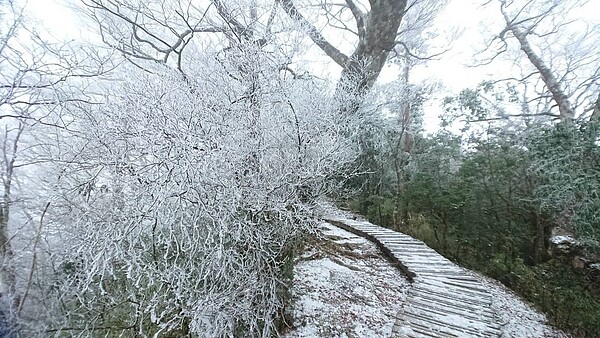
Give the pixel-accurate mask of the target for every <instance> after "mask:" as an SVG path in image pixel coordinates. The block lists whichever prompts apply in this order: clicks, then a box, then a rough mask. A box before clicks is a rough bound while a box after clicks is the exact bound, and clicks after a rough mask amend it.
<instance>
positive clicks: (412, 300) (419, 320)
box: [327, 217, 502, 337]
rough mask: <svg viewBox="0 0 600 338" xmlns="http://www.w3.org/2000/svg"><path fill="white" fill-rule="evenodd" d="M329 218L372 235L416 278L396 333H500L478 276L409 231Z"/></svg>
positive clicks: (401, 312) (419, 334) (399, 335)
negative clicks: (417, 238) (404, 232)
mask: <svg viewBox="0 0 600 338" xmlns="http://www.w3.org/2000/svg"><path fill="white" fill-rule="evenodd" d="M327 222H330V223H332V224H334V225H336V226H339V227H341V228H343V229H345V230H348V231H350V232H353V233H355V234H357V235H359V236H363V237H365V238H367V239H369V240H371V241H373V242H374V243H375V244H377V245H378V246H379V247H380V249H382V251H384V252H385V253H386V254H387V255H388V256H390V259H392V260H393V261H395V262H396V264H397V265H398V267H399V268H400V269H401V270H403V271H404V272H405V273H407V274H408V276H409V278H412V279H414V283H413V285H412V287H411V288H410V289H409V290H408V294H407V298H406V300H405V302H404V304H403V306H402V308H401V309H400V311H398V314H397V316H396V322H395V325H394V327H393V329H392V337H498V336H500V335H501V333H502V332H501V330H500V324H499V318H498V317H497V316H496V315H495V313H494V312H493V309H492V307H491V305H492V296H491V293H490V291H489V289H488V288H486V287H484V285H483V284H482V282H481V281H480V279H479V278H477V277H476V276H473V275H472V274H470V273H469V272H468V271H466V270H465V269H463V268H461V267H459V266H457V265H456V264H454V263H452V262H451V261H449V260H448V259H446V258H444V257H443V256H441V255H440V254H438V253H437V252H436V251H434V250H433V249H431V248H429V247H428V246H426V245H425V244H424V243H423V242H421V241H419V240H416V239H414V238H412V237H410V236H408V235H405V234H402V233H399V232H396V231H393V230H389V229H385V228H382V227H380V226H377V225H374V224H371V223H369V222H364V221H355V220H349V219H346V218H343V217H327Z"/></svg>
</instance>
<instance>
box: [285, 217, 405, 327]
mask: <svg viewBox="0 0 600 338" xmlns="http://www.w3.org/2000/svg"><path fill="white" fill-rule="evenodd" d="M320 228H321V229H322V234H323V236H324V238H323V240H322V241H321V242H319V243H317V244H316V245H314V246H313V247H310V248H308V251H309V252H311V254H312V253H314V252H315V251H319V250H320V253H321V255H319V256H317V257H319V259H313V260H302V259H300V260H299V262H297V264H296V266H295V267H294V281H293V286H292V290H291V292H292V297H293V299H294V309H293V318H294V319H293V327H292V329H291V331H290V332H288V333H287V334H286V335H285V337H288V338H295V337H298V338H299V337H306V338H308V337H311V338H313V337H314V338H319V337H340V338H341V337H344V338H352V337H373V338H384V337H385V338H387V337H389V336H390V335H391V331H392V327H393V325H394V323H395V317H396V313H397V312H398V311H399V310H400V308H401V306H402V303H403V301H404V298H405V297H406V291H407V290H408V287H409V285H410V284H409V283H408V281H407V280H406V278H405V277H404V276H403V275H402V274H401V273H400V272H399V271H398V270H397V269H396V268H394V267H393V266H392V265H391V264H390V263H389V262H388V261H387V260H386V259H385V258H384V257H383V256H381V255H380V253H379V251H378V249H377V247H376V246H375V245H374V244H372V243H371V242H369V241H367V240H366V239H363V238H361V237H358V236H355V235H354V234H352V233H350V232H347V231H345V230H342V229H340V228H337V227H334V226H331V225H329V224H321V226H320ZM349 246H350V247H351V248H352V250H351V251H350V250H348V247H349ZM326 248H333V250H331V249H326ZM336 248H337V249H336ZM301 257H305V258H306V257H310V254H309V255H306V254H304V255H302V256H301Z"/></svg>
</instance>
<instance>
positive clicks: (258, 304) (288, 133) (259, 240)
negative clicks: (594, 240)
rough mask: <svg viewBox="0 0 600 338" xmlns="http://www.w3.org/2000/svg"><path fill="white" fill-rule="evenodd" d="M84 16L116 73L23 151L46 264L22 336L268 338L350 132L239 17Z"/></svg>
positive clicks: (180, 7) (117, 6) (232, 10)
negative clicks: (33, 179) (111, 56)
mask: <svg viewBox="0 0 600 338" xmlns="http://www.w3.org/2000/svg"><path fill="white" fill-rule="evenodd" d="M163 5H164V6H163ZM86 9H87V10H89V11H90V12H89V14H90V15H91V16H92V17H93V18H94V20H95V21H96V24H98V25H99V27H100V32H101V36H102V37H103V38H104V41H105V42H106V43H107V44H109V45H110V46H111V47H112V48H114V49H116V50H118V51H120V53H121V54H122V56H123V57H124V58H125V59H126V60H127V62H124V63H122V65H121V66H120V67H119V68H117V69H115V71H114V72H111V73H109V74H106V75H105V76H103V77H99V78H95V79H92V80H91V81H89V83H88V84H87V85H88V88H90V91H89V95H90V97H92V98H93V99H94V100H95V102H96V103H98V104H87V103H82V102H71V103H68V104H65V105H63V107H64V111H65V114H66V115H68V117H69V121H70V124H69V128H68V129H67V130H55V131H54V132H53V133H52V134H51V135H49V136H51V137H50V138H49V139H48V140H47V141H46V142H45V143H44V146H43V147H39V148H38V149H39V150H38V154H39V155H40V156H41V157H43V158H47V159H49V160H50V161H49V162H48V163H47V164H46V165H45V167H44V168H45V169H46V170H47V171H48V173H49V174H47V175H45V176H44V177H43V186H45V187H51V190H52V193H51V194H50V197H49V198H50V200H51V205H50V207H49V209H48V210H47V214H46V217H45V219H44V222H45V225H44V229H45V231H46V234H47V236H46V237H45V240H46V243H47V248H48V251H49V254H48V256H47V257H46V258H47V259H46V260H45V261H44V264H45V265H43V266H39V267H38V269H37V272H36V276H40V278H42V276H43V278H44V280H43V281H40V283H38V284H36V287H37V290H39V291H38V292H39V293H41V292H44V296H43V297H40V298H38V299H36V300H37V303H35V305H32V307H34V306H35V309H31V312H32V313H34V312H35V310H37V312H35V313H37V315H38V316H37V318H36V320H35V321H33V320H32V321H29V322H24V323H23V324H22V329H21V332H23V333H24V334H27V335H30V336H33V335H39V336H62V335H71V336H81V337H89V336H119V335H123V336H134V335H135V336H145V337H152V336H156V337H158V336H197V337H222V336H261V337H267V336H271V335H272V334H273V333H276V332H277V329H278V327H277V322H276V319H277V318H281V317H282V313H281V311H283V305H284V301H285V293H286V289H287V286H288V284H289V282H290V281H289V278H290V277H291V275H290V274H291V267H292V260H293V252H294V248H295V246H296V245H297V239H298V238H299V236H300V235H301V233H302V231H303V230H306V229H310V227H311V226H312V225H313V224H314V215H313V214H312V206H313V203H314V200H315V198H317V197H318V196H321V195H323V194H324V193H326V192H327V191H328V190H329V188H330V186H329V185H330V184H331V183H330V180H329V178H330V177H331V176H333V175H336V174H337V173H338V172H339V171H340V169H341V168H342V167H343V166H345V165H347V164H348V163H349V162H350V161H352V159H353V157H354V155H353V153H354V152H353V147H352V145H351V143H350V140H351V139H352V138H351V135H352V133H354V130H353V128H352V126H353V125H354V124H352V123H349V122H351V121H348V119H347V118H346V117H344V116H340V115H339V114H336V113H335V112H336V109H335V105H334V104H333V103H332V101H331V98H330V97H329V96H328V95H327V93H328V92H329V89H328V88H330V87H329V86H330V83H327V82H322V81H318V80H316V79H312V78H310V77H302V76H297V74H292V76H290V72H289V71H288V70H286V69H285V66H286V64H287V62H289V60H290V59H291V58H292V56H293V54H294V53H295V52H296V50H294V49H291V50H290V49H287V48H284V47H282V46H283V44H282V43H281V44H280V41H279V40H278V38H277V36H276V34H275V32H273V33H271V32H270V29H268V28H267V27H269V26H270V25H272V26H271V27H273V30H275V29H281V25H279V26H278V25H276V23H275V21H274V20H275V19H273V18H271V16H270V15H267V17H266V18H265V16H264V15H263V14H264V13H270V11H266V12H265V10H263V9H262V7H260V6H256V4H255V3H251V2H249V3H248V4H244V3H242V2H240V3H236V4H235V5H234V4H224V3H220V2H218V1H213V2H211V3H210V4H207V6H206V7H204V8H202V9H200V8H197V7H194V5H193V4H190V3H185V4H184V3H183V2H171V3H170V6H167V5H166V3H165V2H139V3H132V2H126V3H125V2H123V3H119V2H115V1H87V2H86ZM194 13H195V14H194ZM196 14H198V15H196ZM203 14H206V15H205V16H203ZM253 18H258V19H257V20H258V21H253ZM263 19H264V25H263V21H261V20H263ZM259 21H260V22H259ZM269 21H271V22H274V23H272V24H270V23H269ZM209 27H212V28H209ZM200 34H208V35H202V36H199V35H200ZM98 48H101V47H98ZM120 60H121V59H118V58H117V59H116V62H118V61H120ZM32 303H33V301H32Z"/></svg>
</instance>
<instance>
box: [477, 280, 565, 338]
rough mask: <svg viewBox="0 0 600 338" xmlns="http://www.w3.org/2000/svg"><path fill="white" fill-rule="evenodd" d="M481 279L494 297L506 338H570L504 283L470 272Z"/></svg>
mask: <svg viewBox="0 0 600 338" xmlns="http://www.w3.org/2000/svg"><path fill="white" fill-rule="evenodd" d="M469 273H470V274H472V275H475V276H477V277H479V278H480V279H481V282H482V283H483V286H484V287H485V288H486V289H488V290H489V291H490V293H491V295H492V310H493V312H494V313H496V314H497V315H498V318H499V320H500V323H501V330H502V336H501V337H503V338H504V337H506V338H509V337H510V338H530V337H531V338H533V337H554V338H568V337H570V336H569V335H568V334H566V333H565V332H562V331H561V330H559V329H557V328H555V327H552V326H551V325H549V324H548V321H547V319H546V316H545V315H544V314H543V313H540V312H539V311H537V310H536V309H534V308H533V307H532V306H531V305H529V304H528V303H526V302H525V301H523V300H522V299H521V298H520V297H519V296H518V295H516V294H515V293H514V292H513V291H511V290H510V289H508V288H507V287H505V286H504V285H503V284H502V283H500V282H498V281H497V280H494V279H492V278H489V277H486V276H483V275H481V274H479V273H476V272H473V271H469Z"/></svg>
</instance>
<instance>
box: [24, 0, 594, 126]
mask: <svg viewBox="0 0 600 338" xmlns="http://www.w3.org/2000/svg"><path fill="white" fill-rule="evenodd" d="M22 1H27V9H28V12H29V13H30V15H31V16H32V18H33V19H34V20H39V22H40V23H41V24H42V25H43V26H44V28H45V29H46V30H48V31H49V32H51V33H52V35H53V36H54V37H56V38H57V39H68V40H70V39H75V40H79V39H89V37H90V36H91V34H90V33H89V31H87V30H86V29H85V28H84V26H83V25H84V21H83V20H81V19H79V18H78V16H77V14H74V12H73V11H72V10H71V9H70V8H69V5H68V4H69V3H77V0H22ZM227 1H232V0H227ZM227 1H226V2H227ZM485 2H487V1H484V0H450V3H449V5H448V6H447V7H446V8H445V9H444V10H443V11H442V13H441V14H440V16H439V17H438V19H437V21H436V22H437V28H438V29H439V30H440V31H442V32H444V31H447V30H450V29H453V28H458V29H460V30H461V31H462V35H461V36H460V37H459V38H457V39H456V40H454V41H452V42H451V47H452V49H451V50H450V51H449V52H448V53H446V54H445V55H444V56H443V57H442V58H441V59H440V60H437V61H430V62H428V63H427V64H426V65H423V66H420V67H418V68H417V69H415V71H414V72H413V74H411V77H412V81H415V82H419V81H423V80H429V81H439V82H441V83H442V84H443V85H444V86H445V87H446V91H445V92H443V93H440V96H443V95H448V94H451V93H458V92H459V91H460V90H461V89H464V88H467V87H474V86H476V85H477V84H478V83H480V82H481V81H483V80H486V79H490V78H494V77H495V78H498V74H503V73H510V72H511V70H510V67H511V66H510V63H509V62H504V63H503V62H502V61H499V62H495V63H494V64H493V65H492V66H489V67H477V68H473V67H467V66H466V65H467V64H470V63H472V56H473V52H474V50H475V49H477V47H479V46H481V42H482V41H483V36H484V35H483V32H484V31H486V30H487V31H488V34H489V33H490V32H494V33H496V34H497V33H498V32H496V30H500V29H501V28H498V29H496V28H495V27H493V23H494V22H496V24H498V25H501V22H500V23H498V20H497V15H498V13H497V7H491V8H490V7H487V8H482V6H481V4H482V3H485ZM598 13H600V0H591V1H589V2H588V3H587V4H586V6H585V7H583V8H580V9H576V10H575V11H574V15H575V17H577V18H582V19H584V20H586V21H588V22H595V23H599V22H600V15H599V14H598ZM488 36H489V35H488ZM438 43H439V44H442V45H443V44H448V42H447V41H438ZM313 48H315V50H316V51H317V52H316V53H320V51H318V49H317V48H316V47H313ZM321 54H322V53H321ZM318 59H319V58H317V59H316V60H318ZM321 60H323V61H321V62H320V63H319V64H322V66H317V67H320V68H322V69H323V70H322V74H321V75H322V76H324V77H328V78H335V77H336V76H337V75H338V74H339V71H340V69H338V68H339V67H338V66H337V65H335V63H333V62H330V60H329V59H327V58H326V57H324V56H323V58H322V59H321ZM397 76H398V72H397V71H396V70H395V69H394V67H390V66H388V67H386V68H384V70H383V71H382V74H381V77H380V80H381V81H382V82H387V81H391V80H393V79H394V78H396V77H397ZM428 109H429V110H430V111H429V112H428V114H427V116H426V124H427V126H426V129H427V130H428V131H433V130H434V129H436V128H437V114H438V113H439V111H438V110H439V107H437V105H436V104H431V105H429V108H428Z"/></svg>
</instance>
